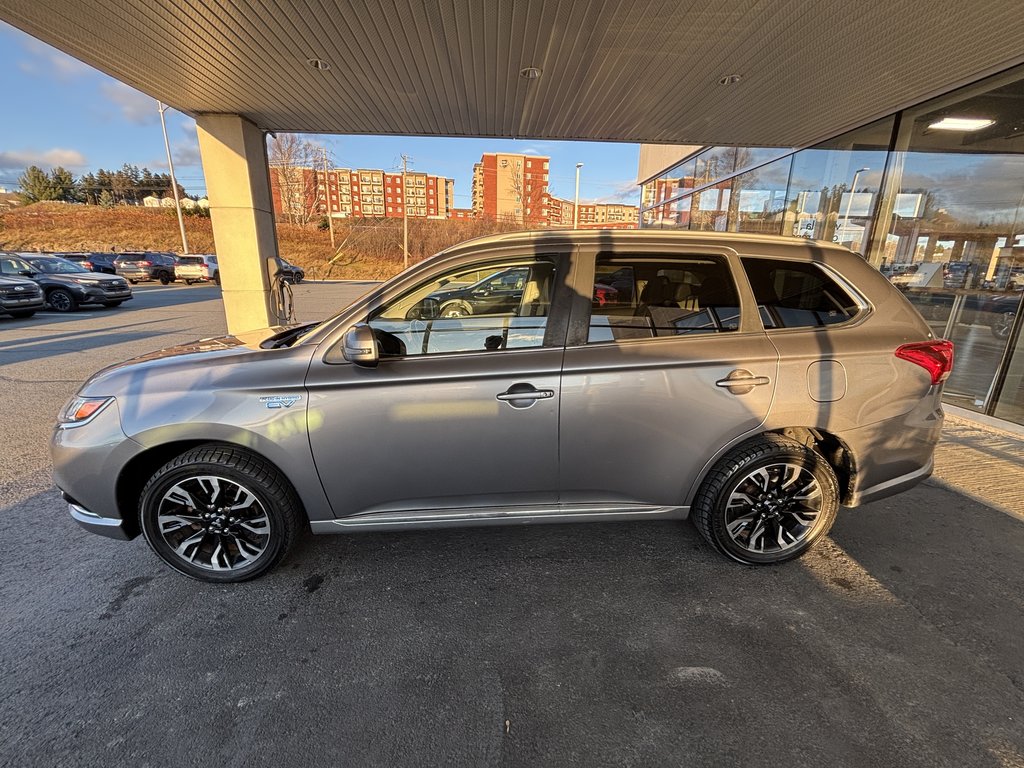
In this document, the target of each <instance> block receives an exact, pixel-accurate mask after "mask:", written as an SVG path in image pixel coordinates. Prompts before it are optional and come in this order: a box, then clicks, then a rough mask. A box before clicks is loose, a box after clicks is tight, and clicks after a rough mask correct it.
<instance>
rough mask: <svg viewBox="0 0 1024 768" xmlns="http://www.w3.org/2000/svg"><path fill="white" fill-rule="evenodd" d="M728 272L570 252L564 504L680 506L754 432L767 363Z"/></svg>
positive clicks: (720, 255) (770, 369) (763, 343)
mask: <svg viewBox="0 0 1024 768" xmlns="http://www.w3.org/2000/svg"><path fill="white" fill-rule="evenodd" d="M738 266H739V262H738V259H737V257H736V254H735V253H733V252H732V251H730V250H728V249H721V248H703V249H701V248H690V247H687V250H685V251H684V252H681V249H680V248H679V247H675V248H673V249H671V250H668V249H666V250H663V251H658V250H656V249H646V248H645V249H644V250H638V251H635V252H630V253H623V252H621V250H619V249H617V250H616V252H614V253H613V252H602V251H594V252H591V253H589V254H581V256H580V267H579V271H578V273H577V274H578V278H577V283H576V293H577V299H576V302H575V304H574V306H573V311H572V318H571V321H570V331H569V340H568V342H567V347H566V353H565V365H564V368H563V374H562V402H561V430H560V431H561V436H560V456H561V468H562V469H561V478H560V497H561V502H562V503H563V504H564V505H573V504H583V505H594V504H601V505H616V504H618V505H620V506H627V507H628V505H654V506H677V505H682V504H685V503H687V499H686V496H687V493H688V490H689V489H690V487H691V485H692V483H693V481H694V479H695V478H696V477H697V476H698V475H699V473H700V471H701V470H702V468H703V467H704V466H705V464H706V463H707V461H708V459H709V458H710V457H711V456H713V455H714V454H715V452H716V451H718V450H719V448H720V447H721V446H723V445H725V444H727V443H728V442H730V441H733V440H735V439H737V438H738V437H740V436H742V435H744V434H746V433H750V432H752V431H755V430H757V429H758V427H759V426H760V425H761V424H762V423H763V422H764V420H765V418H766V417H767V414H768V408H769V405H770V404H771V402H772V396H773V392H774V388H775V380H776V371H777V366H778V355H777V353H776V351H775V348H774V347H773V346H772V344H771V343H770V342H769V341H768V338H767V336H766V334H765V333H764V330H763V329H762V327H761V325H760V323H759V322H758V320H757V316H756V308H755V307H754V305H753V300H752V298H751V297H750V295H749V289H748V288H747V287H746V283H745V281H742V280H741V281H737V280H735V279H734V277H733V275H734V274H737V268H738ZM595 285H604V286H609V287H611V288H613V289H614V292H609V291H607V290H601V291H595V290H594V286H595ZM596 294H600V298H598V297H597V295H596ZM609 294H610V295H609ZM591 295H594V298H593V299H592V300H587V298H586V297H588V296H591Z"/></svg>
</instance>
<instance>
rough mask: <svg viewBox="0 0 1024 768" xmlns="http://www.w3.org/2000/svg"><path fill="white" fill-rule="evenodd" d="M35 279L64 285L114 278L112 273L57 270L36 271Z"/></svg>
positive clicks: (97, 283) (91, 282) (95, 283)
mask: <svg viewBox="0 0 1024 768" xmlns="http://www.w3.org/2000/svg"><path fill="white" fill-rule="evenodd" d="M34 279H36V280H47V281H49V282H53V283H63V284H65V285H69V284H70V285H82V284H83V283H84V284H90V285H99V283H101V282H105V281H107V280H112V279H114V276H113V275H101V274H99V273H97V272H75V273H74V274H69V273H64V274H61V273H59V272H38V273H36V276H35V278H34Z"/></svg>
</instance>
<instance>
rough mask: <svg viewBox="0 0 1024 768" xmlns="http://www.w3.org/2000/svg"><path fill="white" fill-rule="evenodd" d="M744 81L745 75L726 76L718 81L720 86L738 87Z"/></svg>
mask: <svg viewBox="0 0 1024 768" xmlns="http://www.w3.org/2000/svg"><path fill="white" fill-rule="evenodd" d="M742 79H743V75H726V76H725V77H721V78H719V80H718V84H719V85H736V83H738V82H739V81H740V80H742Z"/></svg>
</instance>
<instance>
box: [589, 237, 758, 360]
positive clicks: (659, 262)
mask: <svg viewBox="0 0 1024 768" xmlns="http://www.w3.org/2000/svg"><path fill="white" fill-rule="evenodd" d="M738 328H739V299H738V298H737V294H736V288H735V285H734V283H733V281H732V277H731V275H730V273H729V267H728V265H727V264H726V263H725V262H723V261H719V260H718V259H716V258H712V257H700V256H694V257H678V258H669V257H655V256H652V257H645V256H635V257H628V256H615V257H612V256H601V257H599V258H598V260H597V266H596V270H595V273H594V292H593V299H592V304H591V311H590V332H589V335H588V338H587V342H588V343H589V344H598V343H602V342H619V341H627V340H630V339H650V338H655V337H660V336H684V335H695V334H708V333H723V332H727V331H735V330H737V329H738Z"/></svg>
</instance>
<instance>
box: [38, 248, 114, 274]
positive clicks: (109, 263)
mask: <svg viewBox="0 0 1024 768" xmlns="http://www.w3.org/2000/svg"><path fill="white" fill-rule="evenodd" d="M53 255H54V256H60V257H61V258H62V259H67V260H68V261H73V262H75V264H81V265H82V266H83V267H85V268H86V269H88V270H89V271H91V272H102V273H103V274H107V275H116V274H117V267H116V266H115V264H114V257H115V256H116V255H117V254H116V253H96V252H88V251H75V252H69V253H55V254H53Z"/></svg>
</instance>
